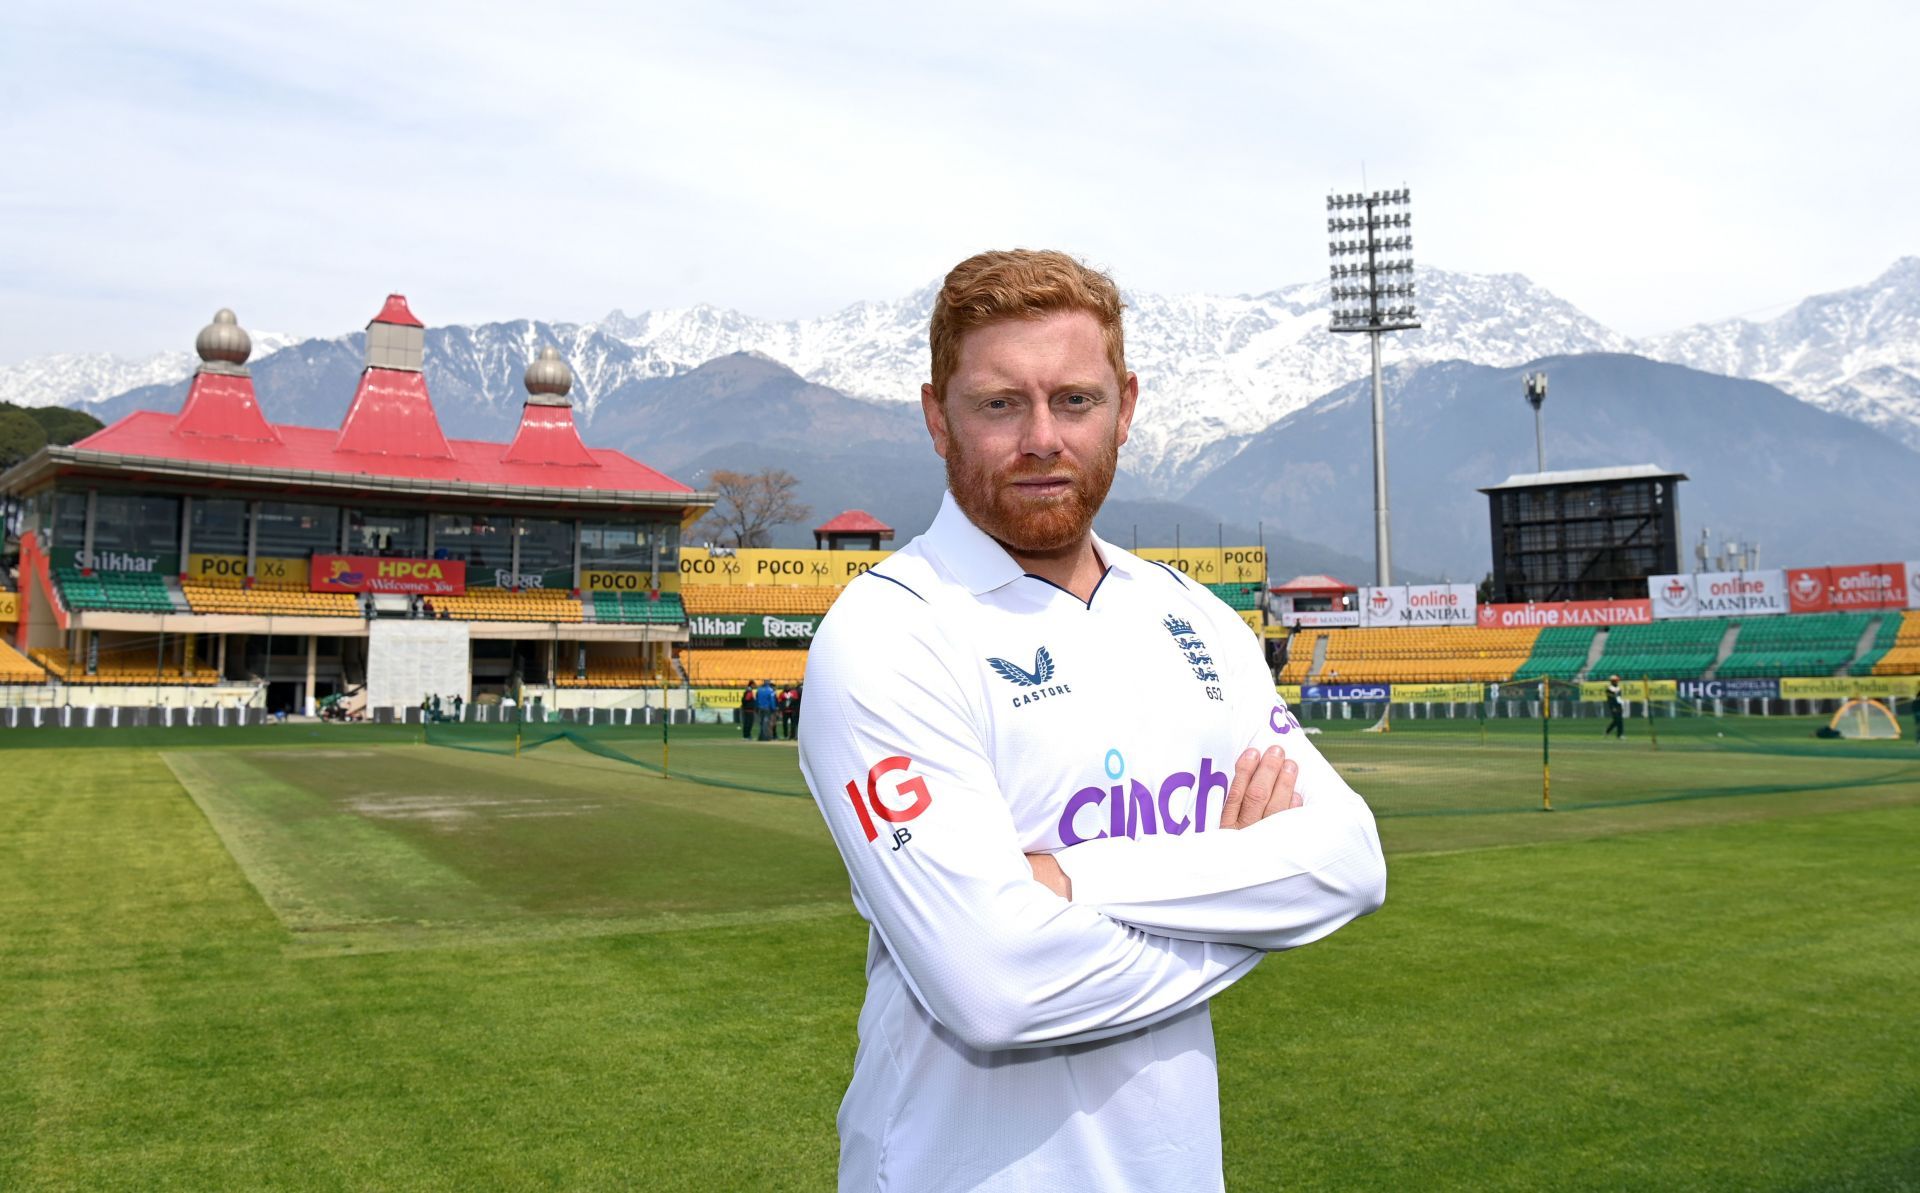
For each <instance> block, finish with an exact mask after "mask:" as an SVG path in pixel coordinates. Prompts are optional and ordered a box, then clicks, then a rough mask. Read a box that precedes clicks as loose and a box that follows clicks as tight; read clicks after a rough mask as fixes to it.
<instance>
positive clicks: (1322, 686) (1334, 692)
mask: <svg viewBox="0 0 1920 1193" xmlns="http://www.w3.org/2000/svg"><path fill="white" fill-rule="evenodd" d="M1392 695H1393V687H1392V685H1390V684H1383V683H1310V684H1307V685H1305V686H1303V687H1302V688H1301V689H1300V698H1301V699H1302V700H1332V701H1335V702H1343V701H1345V702H1351V701H1361V702H1369V701H1371V702H1378V701H1381V700H1387V699H1391V698H1392Z"/></svg>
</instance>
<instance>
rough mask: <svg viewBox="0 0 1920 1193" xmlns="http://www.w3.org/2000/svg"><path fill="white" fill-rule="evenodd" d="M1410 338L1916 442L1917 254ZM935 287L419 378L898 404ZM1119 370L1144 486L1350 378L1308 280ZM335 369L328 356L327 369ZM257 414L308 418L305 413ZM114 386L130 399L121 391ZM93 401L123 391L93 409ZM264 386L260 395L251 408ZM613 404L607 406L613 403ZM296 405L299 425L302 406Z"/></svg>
mask: <svg viewBox="0 0 1920 1193" xmlns="http://www.w3.org/2000/svg"><path fill="white" fill-rule="evenodd" d="M1417 281H1418V283H1419V288H1420V289H1419V293H1420V298H1419V305H1420V309H1421V312H1422V319H1423V322H1424V324H1425V326H1424V327H1423V328H1422V329H1421V330H1419V331H1415V332H1403V333H1399V334H1396V335H1394V336H1392V337H1390V338H1389V339H1388V341H1387V345H1386V351H1387V358H1388V360H1389V362H1390V363H1394V364H1411V365H1418V364H1426V363H1433V362H1438V361H1448V360H1459V361H1466V362H1469V363H1473V364H1480V365H1489V366H1495V367H1506V366H1511V365H1514V364H1518V363H1521V362H1524V361H1529V360H1535V359H1539V358H1541V357H1545V356H1555V355H1575V354H1579V353H1585V352H1634V353H1639V354H1642V355H1647V356H1652V357H1655V358H1658V359H1663V360H1669V361H1674V362H1676V363H1682V364H1686V365H1689V366H1690V367H1693V368H1697V369H1702V370H1705V371H1710V372H1716V373H1722V374H1726V375H1731V376H1735V377H1745V378H1752V379H1758V380H1764V381H1767V382H1769V383H1772V384H1775V385H1778V386H1779V387H1780V388H1782V389H1784V390H1786V391H1787V392H1789V393H1792V394H1794V395H1795V396H1797V397H1800V398H1802V399H1803V400H1806V401H1808V402H1811V403H1813V404H1814V405H1817V406H1820V407H1822V408H1825V409H1828V410H1831V411H1833V412H1835V413H1839V414H1843V415H1845V416H1847V417H1849V418H1853V419H1855V420H1857V421H1860V422H1864V423H1867V424H1869V425H1872V426H1875V427H1877V428H1879V429H1881V430H1883V431H1885V432H1887V433H1889V434H1892V435H1894V436H1896V437H1897V438H1900V439H1902V440H1903V441H1905V442H1906V443H1908V444H1909V445H1911V446H1915V447H1920V258H1906V259H1903V260H1901V261H1900V262H1898V263H1896V264H1895V265H1894V266H1893V268H1891V269H1889V270H1888V271H1887V272H1886V273H1885V274H1884V275H1882V276H1881V277H1880V278H1878V279H1876V280H1875V281H1874V282H1872V283H1869V284H1868V285H1865V286H1862V287H1858V288H1856V289H1853V290H1847V291H1841V292H1839V293H1836V294H1829V295H1822V296H1819V297H1816V298H1810V299H1808V300H1806V301H1805V302H1803V303H1801V304H1800V305H1799V306H1798V307H1796V308H1795V309H1794V310H1793V311H1790V312H1788V313H1787V314H1786V315H1783V316H1781V317H1780V318H1778V319H1775V320H1772V321H1770V322H1766V323H1748V322H1741V321H1733V322H1727V323H1718V324H1710V325H1701V326H1698V327H1694V328H1689V329H1687V330H1685V331H1682V332H1676V333H1673V334H1671V335H1667V336H1661V337H1656V338H1654V339H1651V340H1648V341H1644V342H1641V343H1635V342H1633V341H1630V340H1628V339H1627V338H1626V337H1624V336H1622V335H1620V334H1618V333H1617V332H1614V331H1612V330H1611V329H1609V328H1607V327H1605V326H1603V325H1601V324H1600V323H1598V322H1596V321H1594V320H1593V319H1590V318H1588V317H1587V316H1586V315H1584V314H1582V313H1581V312H1580V311H1579V310H1578V309H1576V308H1575V307H1573V306H1572V305H1570V304H1569V303H1567V302H1565V301H1563V300H1561V299H1560V298H1558V297H1556V296H1555V295H1554V294H1552V293H1551V292H1549V291H1548V290H1546V289H1544V288H1543V287H1540V286H1538V285H1536V284H1534V283H1533V282H1531V281H1529V280H1528V279H1527V278H1525V277H1524V276H1521V275H1519V274H1493V275H1486V274H1467V273H1454V272H1449V271H1445V270H1437V269H1427V270H1422V271H1420V273H1419V274H1418V275H1417ZM935 292H936V287H935V286H932V285H929V286H927V287H924V288H922V289H921V290H919V291H917V292H915V293H913V294H909V295H906V296H904V297H902V298H899V299H896V300H893V301H887V302H860V303H855V304H853V305H852V306H849V307H847V308H845V309H843V310H840V311H837V312H834V313H833V314H830V315H826V316H823V317H820V318H817V319H803V320H792V321H786V322H776V321H771V320H760V319H755V318H752V317H750V316H747V315H743V314H741V313H739V312H737V311H731V310H725V309H721V308H717V307H712V306H697V307H690V308H684V309H673V310H659V311H647V312H643V313H641V314H638V315H627V314H624V313H622V312H619V311H615V312H613V313H612V314H610V315H608V316H607V317H606V318H604V319H602V320H600V321H599V322H597V323H590V324H584V325H574V324H547V323H540V322H534V321H528V320H519V321H514V322H507V323H493V324H483V325H478V326H471V327H460V326H453V327H440V328H434V329H432V330H431V331H430V332H429V334H428V353H427V372H428V380H429V384H430V385H431V386H432V387H433V391H434V394H435V396H436V399H437V400H438V401H439V402H440V403H441V404H442V407H443V409H447V410H450V411H459V412H460V416H458V417H456V418H455V419H454V423H453V424H450V425H458V424H460V423H462V422H464V421H465V420H466V419H467V418H468V417H471V419H472V420H473V429H471V430H465V429H462V430H459V431H456V433H462V434H477V433H481V431H482V430H483V429H484V430H485V431H486V432H487V433H496V432H497V430H498V428H500V427H505V426H510V425H511V423H512V420H513V419H514V418H515V417H517V414H518V411H519V406H520V399H521V394H520V390H519V384H518V379H519V375H520V370H521V368H523V367H524V362H525V361H527V360H530V359H532V357H533V354H534V353H535V352H536V350H537V348H538V347H539V346H540V345H543V344H547V343H552V344H555V345H556V346H558V347H559V348H560V349H561V351H562V353H563V354H564V355H565V356H566V358H567V359H568V361H569V363H571V364H572V366H573V368H574V372H575V375H576V377H577V379H578V380H577V383H576V387H575V389H574V394H573V396H574V400H575V403H576V405H577V406H578V407H580V408H581V409H582V411H583V412H584V413H585V415H586V421H587V424H588V426H589V427H591V425H592V423H593V420H594V419H595V418H597V417H599V416H600V415H601V413H602V411H601V409H600V403H601V400H602V399H603V398H604V397H607V396H608V395H616V394H618V393H619V392H621V391H622V390H623V388H624V387H626V386H628V385H631V384H633V383H635V382H638V381H644V380H648V379H654V378H660V377H669V376H676V375H679V374H682V373H685V372H687V371H689V370H691V369H693V368H696V367H697V366H699V365H701V364H703V363H705V362H707V361H709V360H713V359H715V358H717V357H721V356H724V355H727V354H729V353H733V352H740V351H747V352H754V353H758V354H760V355H763V356H766V357H768V358H770V359H773V360H775V361H779V362H781V363H782V364H784V365H786V366H788V367H789V368H791V369H793V370H794V371H795V372H797V373H799V374H800V375H801V376H802V377H804V378H806V379H807V380H808V381H812V382H814V383H816V384H819V385H824V386H827V387H829V388H831V389H835V390H839V391H840V392H842V393H845V394H849V395H852V396H854V397H860V398H867V399H871V400H877V401H885V402H911V401H913V400H914V399H915V398H916V397H917V396H918V393H919V387H920V382H921V381H922V380H923V379H924V378H925V376H926V369H927V337H926V326H927V317H928V314H929V312H930V310H931V307H932V303H933V298H934V294H935ZM1127 302H1128V307H1129V309H1128V313H1127V318H1128V333H1127V344H1128V357H1129V362H1130V363H1131V364H1132V366H1133V367H1134V369H1135V370H1136V371H1137V372H1138V373H1139V374H1140V378H1141V395H1142V396H1141V409H1140V413H1139V415H1138V417H1137V418H1136V420H1135V426H1134V435H1133V439H1132V442H1131V443H1130V444H1129V445H1128V448H1127V451H1126V455H1125V458H1124V460H1123V463H1124V464H1125V465H1126V467H1127V468H1128V469H1129V470H1131V471H1132V472H1134V473H1136V474H1137V475H1138V476H1140V477H1141V478H1142V479H1143V480H1144V481H1145V482H1146V483H1147V484H1148V485H1149V487H1150V488H1151V489H1153V490H1155V491H1157V492H1159V493H1162V494H1171V493H1177V492H1180V491H1182V490H1184V489H1185V488H1187V487H1188V486H1190V485H1191V484H1192V483H1194V482H1195V481H1197V480H1198V478H1199V474H1200V473H1201V472H1202V471H1203V470H1204V469H1203V467H1202V463H1203V462H1204V466H1205V467H1209V468H1210V467H1214V466H1217V465H1218V464H1219V463H1220V462H1221V456H1222V451H1221V448H1222V447H1223V446H1224V447H1226V448H1228V449H1230V450H1238V448H1239V447H1240V446H1241V445H1244V444H1245V443H1246V442H1247V440H1248V438H1249V437H1250V436H1252V435H1254V434H1256V433H1258V432H1259V431H1261V430H1263V429H1265V428H1266V427H1269V426H1271V425H1273V424H1274V423H1275V422H1276V421H1278V420H1279V419H1281V418H1283V417H1285V416H1286V415H1288V414H1290V413H1292V412H1293V411H1295V410H1298V409H1300V408H1301V407H1303V406H1305V405H1306V404H1307V403H1309V402H1311V401H1313V400H1314V399H1316V398H1318V397H1320V396H1321V395H1323V394H1325V393H1328V392H1329V391H1331V390H1333V389H1335V388H1338V387H1339V386H1341V385H1343V384H1345V383H1347V382H1349V381H1352V380H1354V379H1355V378H1358V377H1361V376H1364V375H1365V373H1366V371H1367V364H1368V354H1367V350H1366V343H1365V340H1364V338H1363V337H1358V336H1334V335H1329V334H1328V333H1327V330H1326V327H1327V308H1328V298H1327V287H1326V285H1325V283H1324V282H1323V281H1318V280H1316V281H1313V282H1308V283H1301V284H1297V285H1291V286H1285V287H1282V288H1280V289H1277V290H1272V291H1269V292H1267V293H1264V294H1257V295H1239V296H1219V295H1184V296H1169V295H1158V294H1150V293H1143V292H1134V293H1130V294H1128V295H1127ZM254 340H255V344H256V350H255V353H254V358H253V359H254V362H255V365H256V372H257V373H258V372H259V371H260V370H262V369H264V370H266V372H268V373H272V372H275V371H277V370H276V369H275V368H273V367H272V366H274V365H276V364H280V363H285V364H289V365H290V364H291V363H293V362H292V360H291V359H289V360H287V361H285V362H282V360H281V358H282V357H283V356H285V355H286V354H287V353H295V354H301V355H300V357H299V359H303V360H307V361H308V362H309V364H308V367H309V369H311V368H314V367H318V366H319V364H320V363H321V362H322V361H324V362H325V364H326V366H327V369H328V371H329V372H332V371H335V370H336V369H337V370H345V371H348V372H357V369H358V359H359V353H360V337H359V335H358V333H355V334H352V335H347V336H341V337H337V338H335V339H331V340H308V341H304V342H302V343H299V344H294V345H292V346H291V347H290V348H287V349H285V350H284V351H283V352H281V353H275V352H274V351H273V350H274V349H275V348H276V347H279V346H280V345H282V344H287V343H288V342H289V341H288V338H287V337H284V336H274V335H269V334H262V333H257V332H256V333H254ZM336 358H337V359H336ZM192 359H193V358H192V357H191V355H190V354H188V353H184V352H183V353H171V354H165V355H163V356H157V357H153V358H149V359H147V360H145V361H128V360H122V359H118V358H113V357H106V356H84V357H82V356H67V357H46V358H42V359H40V360H35V361H29V362H26V363H25V364H23V365H18V366H14V367H12V368H0V399H5V400H10V401H14V402H19V403H22V404H46V403H54V402H57V403H61V404H66V405H91V406H94V408H95V410H96V413H100V414H102V415H103V416H107V415H111V414H115V413H118V412H119V411H120V410H122V409H125V408H131V407H134V406H138V405H140V404H143V403H149V402H154V401H163V400H164V396H163V394H162V390H166V391H168V392H171V390H172V389H175V388H178V384H177V383H178V382H179V381H180V380H182V379H184V378H185V377H186V376H187V374H188V372H189V371H190V368H191V365H192ZM338 388H339V386H338V385H336V384H334V383H332V382H331V381H330V382H329V384H328V386H327V387H326V395H327V396H326V397H325V398H324V399H323V398H322V397H321V396H320V391H319V390H318V389H311V388H310V389H308V390H306V391H305V392H306V393H311V394H312V399H311V402H308V401H306V400H304V398H303V400H302V401H300V402H297V403H295V407H296V408H294V409H280V408H276V409H275V412H274V416H275V417H276V418H279V419H282V420H285V421H290V422H300V421H303V420H314V421H320V420H323V419H324V418H325V415H326V413H327V412H326V411H322V410H320V409H318V408H317V406H318V405H319V404H322V403H324V402H332V401H338V402H339V403H340V404H341V405H342V408H343V409H344V403H345V401H346V400H347V398H348V397H349V396H350V395H351V390H352V387H351V385H346V386H345V392H343V393H338V394H336V393H335V392H334V391H335V390H337V389H338ZM128 390H131V391H133V392H124V391H128ZM113 394H123V397H121V398H119V399H115V400H113V401H108V402H102V399H104V398H107V397H109V396H110V395H113ZM264 395H265V391H264V390H263V396H264ZM615 400H616V401H617V400H618V399H617V398H616V399H615ZM309 404H313V405H315V406H316V408H315V409H314V410H313V411H312V412H311V413H309V412H307V411H306V410H305V409H304V407H305V406H306V405H309Z"/></svg>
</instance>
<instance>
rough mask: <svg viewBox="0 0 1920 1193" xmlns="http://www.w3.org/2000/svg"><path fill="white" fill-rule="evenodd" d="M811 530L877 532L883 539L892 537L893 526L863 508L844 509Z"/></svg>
mask: <svg viewBox="0 0 1920 1193" xmlns="http://www.w3.org/2000/svg"><path fill="white" fill-rule="evenodd" d="M813 532H814V533H815V534H877V535H879V536H880V537H881V538H884V539H890V538H892V537H893V527H891V526H889V525H887V524H886V523H885V522H882V521H881V520H880V519H878V518H876V517H874V516H873V515H872V514H870V513H868V512H867V511H865V510H846V511H844V512H842V513H838V514H835V515H834V516H833V517H831V518H828V519H827V520H826V521H825V522H822V523H821V524H820V525H818V526H816V527H814V528H813Z"/></svg>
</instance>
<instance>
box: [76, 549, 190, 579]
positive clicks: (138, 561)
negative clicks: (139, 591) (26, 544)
mask: <svg viewBox="0 0 1920 1193" xmlns="http://www.w3.org/2000/svg"><path fill="white" fill-rule="evenodd" d="M47 557H48V558H49V559H50V560H52V562H53V566H54V567H56V568H80V569H81V570H83V571H85V570H88V569H91V570H93V571H96V572H119V573H133V574H138V575H146V576H172V575H176V574H178V573H179V571H180V555H179V553H178V552H173V551H146V552H139V551H115V550H112V549H103V550H99V551H95V552H93V553H92V554H88V553H87V552H85V551H82V550H79V549H77V548H74V547H55V548H53V549H52V550H50V551H48V552H47Z"/></svg>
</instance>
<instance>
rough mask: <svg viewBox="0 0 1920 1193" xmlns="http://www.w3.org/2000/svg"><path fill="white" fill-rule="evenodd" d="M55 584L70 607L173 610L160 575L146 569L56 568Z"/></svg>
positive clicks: (133, 610)
mask: <svg viewBox="0 0 1920 1193" xmlns="http://www.w3.org/2000/svg"><path fill="white" fill-rule="evenodd" d="M53 578H54V583H55V585H56V586H57V587H58V588H59V589H60V599H61V601H62V602H64V603H65V604H66V606H67V608H69V609H73V610H76V611H80V612H87V611H92V610H99V611H102V612H110V613H172V612H173V611H174V607H173V596H172V594H170V593H169V592H168V591H167V582H166V580H165V579H164V578H162V577H160V576H155V575H150V574H148V573H145V572H94V573H93V574H92V575H88V574H86V573H85V572H82V571H81V570H80V569H79V568H70V567H63V568H55V569H54V577H53Z"/></svg>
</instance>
